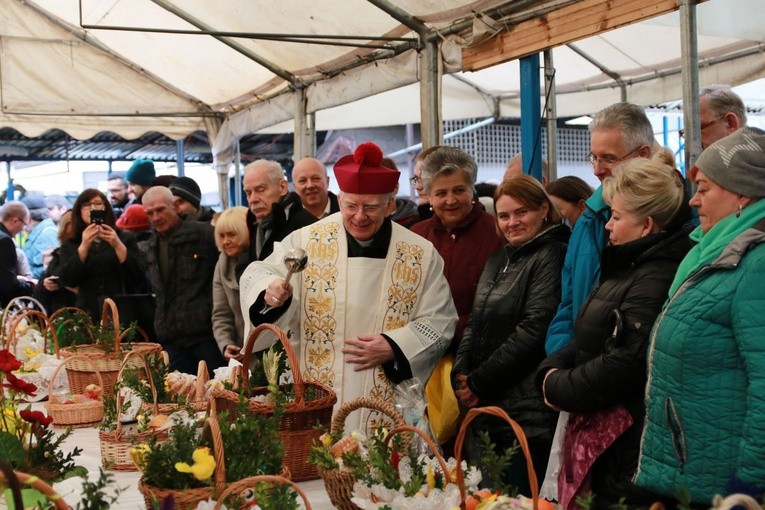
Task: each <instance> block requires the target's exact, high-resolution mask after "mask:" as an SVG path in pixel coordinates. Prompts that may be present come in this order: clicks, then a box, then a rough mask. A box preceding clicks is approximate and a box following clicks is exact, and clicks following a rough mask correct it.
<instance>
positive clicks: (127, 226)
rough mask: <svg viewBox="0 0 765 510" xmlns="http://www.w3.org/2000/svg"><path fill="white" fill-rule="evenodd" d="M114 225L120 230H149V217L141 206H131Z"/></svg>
mask: <svg viewBox="0 0 765 510" xmlns="http://www.w3.org/2000/svg"><path fill="white" fill-rule="evenodd" d="M116 225H117V228H121V229H122V230H129V231H133V230H139V231H140V230H149V217H148V216H146V211H145V210H144V209H143V206H142V205H141V204H133V205H130V206H128V208H127V209H125V210H124V211H123V212H122V215H121V216H120V217H119V218H118V219H117V223H116Z"/></svg>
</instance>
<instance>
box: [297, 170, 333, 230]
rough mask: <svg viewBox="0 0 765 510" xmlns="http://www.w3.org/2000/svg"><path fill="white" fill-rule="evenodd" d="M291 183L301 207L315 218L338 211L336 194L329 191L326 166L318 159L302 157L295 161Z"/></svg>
mask: <svg viewBox="0 0 765 510" xmlns="http://www.w3.org/2000/svg"><path fill="white" fill-rule="evenodd" d="M292 184H293V186H294V187H295V192H296V193H297V194H298V196H300V202H301V203H302V204H303V208H304V209H305V210H306V211H308V212H309V213H311V214H312V215H314V216H316V218H317V219H321V218H324V217H325V216H329V215H330V214H333V213H336V212H338V211H340V206H339V205H338V204H337V196H336V195H335V194H334V193H332V192H331V191H329V176H328V175H327V168H326V167H325V166H324V163H322V162H321V161H319V160H318V159H316V158H303V159H301V160H300V161H298V162H297V163H295V167H294V168H293V169H292Z"/></svg>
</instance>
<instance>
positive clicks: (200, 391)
mask: <svg viewBox="0 0 765 510" xmlns="http://www.w3.org/2000/svg"><path fill="white" fill-rule="evenodd" d="M209 380H210V373H209V372H208V371H207V363H205V360H203V359H200V360H199V364H198V365H197V382H196V391H195V392H194V401H196V402H200V401H202V400H204V398H205V384H207V381H209Z"/></svg>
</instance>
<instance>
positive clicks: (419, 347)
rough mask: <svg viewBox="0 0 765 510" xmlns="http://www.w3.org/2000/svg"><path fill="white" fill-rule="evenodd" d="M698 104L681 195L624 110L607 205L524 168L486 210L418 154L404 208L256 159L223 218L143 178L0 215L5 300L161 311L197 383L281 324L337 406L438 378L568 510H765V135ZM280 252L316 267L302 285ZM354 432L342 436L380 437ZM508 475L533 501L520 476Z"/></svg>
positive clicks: (391, 189) (727, 102) (443, 156)
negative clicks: (673, 509)
mask: <svg viewBox="0 0 765 510" xmlns="http://www.w3.org/2000/svg"><path fill="white" fill-rule="evenodd" d="M700 105H701V112H700V117H701V118H700V127H701V136H702V146H703V147H704V151H703V153H702V154H701V156H700V157H699V159H698V161H696V162H695V164H694V165H693V167H692V168H691V169H690V170H689V172H688V177H689V179H690V181H691V183H692V186H690V185H688V182H687V181H686V179H685V178H684V177H683V176H682V175H681V173H680V172H679V171H678V170H677V169H676V165H675V161H674V157H673V155H672V153H671V152H669V151H668V150H666V149H664V148H662V147H660V146H659V145H658V143H657V142H656V140H655V137H654V134H653V129H652V127H651V124H650V122H649V120H648V118H647V117H646V115H645V112H644V110H643V109H642V108H641V107H639V106H636V105H633V104H629V103H616V104H614V105H611V106H608V107H606V108H604V109H603V110H601V111H599V112H598V113H597V114H595V115H594V117H593V120H592V122H591V124H590V126H589V130H590V153H589V155H588V160H589V162H590V163H591V164H592V168H593V172H594V175H595V177H596V178H597V179H598V180H599V181H600V183H601V185H600V186H599V187H598V188H597V189H596V190H593V189H592V188H590V187H589V186H588V185H587V184H586V183H585V182H584V181H582V180H581V179H578V178H576V177H563V178H561V179H557V180H554V181H552V182H549V183H547V182H546V181H545V182H544V183H540V182H538V181H537V180H535V179H533V178H532V177H530V176H529V175H524V170H523V167H522V157H521V155H518V156H517V157H515V158H513V160H511V161H510V163H509V165H508V168H507V171H506V173H505V176H504V178H503V181H502V182H501V183H500V184H498V185H497V186H496V188H495V189H494V190H493V196H492V197H491V198H490V199H489V200H488V202H484V201H481V200H480V199H479V197H478V194H477V191H476V180H477V174H478V166H477V164H476V162H475V160H474V158H473V157H472V156H471V155H469V154H467V153H466V152H464V151H462V150H460V149H457V148H454V147H448V146H438V147H431V148H429V149H427V150H425V151H423V152H422V153H421V154H420V155H419V156H418V158H417V161H416V166H415V169H414V174H413V177H412V178H411V182H412V184H413V186H414V189H415V190H416V191H417V203H416V204H415V203H411V201H409V202H410V203H406V201H402V200H401V199H397V198H396V195H397V192H398V183H399V177H400V172H399V171H398V170H397V169H396V167H395V163H393V162H392V161H389V160H386V159H385V158H383V154H382V151H381V150H380V148H379V147H378V146H376V145H375V144H374V143H371V142H367V143H364V144H361V145H360V146H359V147H358V148H357V149H356V150H355V151H354V153H353V154H351V155H348V156H345V157H343V158H341V159H340V160H339V161H338V162H337V163H336V164H335V165H334V168H333V170H334V171H333V174H334V177H333V178H334V179H335V180H336V182H337V185H338V187H339V189H340V192H339V194H338V195H335V194H333V193H331V192H329V191H328V188H329V180H330V177H329V174H328V172H327V169H326V167H325V166H324V164H323V163H322V162H321V161H319V160H317V159H314V158H305V159H302V160H300V161H297V162H296V163H295V165H294V169H293V171H292V181H293V185H294V191H290V188H289V185H288V182H287V180H286V178H285V174H284V171H283V169H282V167H281V165H280V164H279V163H277V162H275V161H269V160H258V161H254V162H252V163H250V164H249V165H247V166H246V167H245V171H244V176H243V188H244V193H245V195H246V197H247V203H248V204H247V205H248V207H233V208H230V209H227V210H225V211H224V212H222V213H214V212H213V211H211V210H210V209H209V208H206V207H204V206H201V192H200V189H199V186H198V185H197V184H196V183H195V182H194V181H193V180H192V179H189V178H187V177H180V178H169V177H167V176H162V177H165V178H164V179H161V180H158V179H159V178H158V177H157V176H156V175H155V172H154V167H153V164H152V162H151V161H148V160H137V161H135V163H134V164H133V166H132V167H131V169H130V170H129V171H128V172H127V175H126V176H125V178H120V177H114V178H111V179H109V181H108V197H107V195H106V194H104V193H103V192H101V191H99V190H96V189H87V190H84V191H83V192H82V193H81V194H80V195H79V196H78V197H77V199H76V200H75V202H74V204H73V206H72V208H71V210H70V211H67V208H68V207H66V205H67V204H63V203H62V201H61V200H60V199H59V198H58V197H46V199H43V198H42V197H39V198H36V199H33V198H28V199H26V200H25V201H11V202H7V203H6V204H5V205H4V206H3V207H2V209H0V264H1V265H2V267H1V268H0V276H2V282H0V283H1V284H2V285H1V287H0V301H2V302H3V303H6V302H7V301H8V300H10V299H11V298H13V297H15V296H20V295H32V294H33V293H34V295H36V296H39V297H40V299H41V301H43V302H44V303H46V306H50V307H51V308H52V309H55V308H58V307H63V306H72V305H75V306H78V307H81V308H83V309H84V310H87V311H88V312H89V313H90V314H91V315H92V316H93V317H97V315H98V314H99V311H100V308H99V306H100V303H101V300H102V299H103V298H104V297H106V296H119V295H145V296H151V299H152V305H151V307H150V308H151V309H152V311H153V321H152V323H151V325H150V328H151V336H152V337H153V338H155V339H156V340H157V341H159V342H160V343H161V344H162V345H163V346H164V348H165V350H166V351H167V352H168V353H169V358H170V369H171V370H174V369H178V370H181V371H186V372H190V373H195V372H196V367H197V362H198V361H199V360H202V359H203V360H205V361H206V362H207V364H208V367H209V369H210V370H212V369H215V368H217V367H218V366H221V365H223V364H224V363H227V362H228V361H229V360H231V359H235V360H238V359H241V358H242V354H241V349H242V347H243V344H244V342H245V340H246V339H247V335H248V333H249V331H251V330H252V329H253V328H254V327H255V326H257V325H259V324H262V323H273V324H276V325H277V326H279V327H281V328H282V329H284V330H285V331H287V332H288V334H289V337H290V339H291V342H292V343H293V346H294V348H295V351H296V352H297V354H298V358H299V364H300V367H299V369H300V370H301V373H302V374H303V376H304V378H306V379H312V380H316V381H320V382H322V383H325V384H328V385H330V386H332V387H333V388H334V390H335V391H336V393H337V395H338V405H341V404H342V403H343V402H345V401H348V400H350V399H353V398H355V397H358V396H362V395H371V396H374V397H377V398H380V399H385V400H390V399H392V398H393V396H394V386H395V385H396V384H397V383H399V382H401V381H404V380H407V379H410V378H413V377H415V378H417V379H419V380H420V381H421V382H422V383H423V384H424V383H426V382H428V381H429V379H430V377H431V374H433V372H434V370H435V371H437V372H439V371H440V372H445V374H446V376H447V380H450V381H451V385H450V386H449V385H448V384H447V387H445V388H442V389H441V391H443V392H444V393H445V394H444V395H441V396H440V397H443V398H438V399H436V400H435V401H434V402H438V405H439V406H440V405H446V404H445V403H446V402H453V405H454V406H455V408H456V409H457V416H455V417H454V421H456V420H458V419H459V417H458V415H459V414H460V413H464V412H465V411H466V410H467V409H470V408H472V407H476V406H487V405H495V406H499V407H501V408H503V409H504V410H505V411H507V412H508V413H509V414H510V416H512V417H513V418H514V419H515V420H516V421H517V422H518V423H519V424H520V425H521V426H522V428H523V430H524V432H525V434H526V436H527V438H528V442H529V447H530V451H531V455H532V458H533V461H534V465H535V469H536V471H537V476H538V478H539V479H540V480H544V483H543V494H544V495H545V496H546V497H548V498H550V499H555V500H557V501H559V502H560V504H561V505H562V506H563V508H564V509H565V510H568V509H570V508H574V507H575V505H576V499H577V497H579V496H582V495H585V494H586V493H587V492H590V491H592V492H593V493H594V494H595V496H596V497H595V503H594V504H595V507H596V508H607V507H609V505H612V504H616V503H624V504H628V505H636V506H645V507H647V506H649V505H650V504H651V503H653V502H654V501H664V502H666V503H668V504H673V503H674V502H675V498H677V497H679V492H678V491H679V490H680V489H681V488H683V489H685V490H687V491H688V492H689V493H690V496H691V498H692V501H693V504H696V505H702V506H703V505H708V504H709V502H710V501H711V500H712V497H713V496H714V495H715V494H726V493H729V492H732V491H738V492H745V493H748V494H751V495H754V496H756V497H758V498H760V499H762V497H763V494H764V493H765V426H763V425H762V423H765V348H763V339H764V338H765V322H764V320H763V318H762V317H763V314H762V313H760V311H761V309H760V307H761V306H762V304H763V302H765V291H763V286H762V284H761V280H759V278H758V277H757V274H762V273H764V272H765V260H763V258H765V247H764V246H765V203H764V202H763V201H761V200H760V198H762V197H765V133H763V132H762V131H759V130H757V129H754V128H749V127H747V126H746V115H745V108H744V106H743V103H742V102H741V100H740V98H738V96H736V94H735V93H733V92H732V91H731V90H730V88H729V87H726V86H720V85H715V86H709V87H706V88H704V89H702V91H701V101H700ZM691 190H693V191H691ZM43 212H46V213H47V214H43ZM23 231H27V232H28V235H27V237H26V242H25V245H24V247H23V251H22V254H23V252H27V253H26V255H25V257H21V256H20V254H19V252H18V251H17V247H16V244H15V243H14V238H16V237H17V236H18V235H19V234H21V233H22V232H23ZM294 250H302V251H303V252H305V253H306V256H307V259H306V264H305V267H301V268H300V269H301V272H299V273H298V274H297V275H296V276H295V277H294V278H293V279H291V280H290V279H288V278H287V273H288V269H287V268H286V267H285V264H284V258H285V255H286V254H287V253H288V252H290V253H293V251H294ZM24 258H26V259H27V260H28V261H29V270H28V274H27V273H26V272H25V271H27V270H26V269H25V268H24V266H23V264H21V263H20V260H22V259H24ZM35 283H36V286H35ZM274 341H275V337H274V336H273V335H270V334H264V335H262V336H261V337H259V338H258V342H257V343H256V345H255V349H256V350H262V349H265V348H267V347H268V346H269V345H271V344H272V343H274ZM429 411H432V412H437V411H441V410H440V409H429ZM353 416H354V417H352V418H351V420H353V421H354V423H353V427H352V428H364V427H367V426H370V425H371V424H374V423H377V421H376V420H377V417H376V415H375V414H374V413H371V412H368V411H364V410H359V411H356V412H355V413H354V415H353ZM346 423H347V424H348V423H349V421H346ZM452 432H453V427H452ZM481 432H487V433H488V435H489V437H490V440H491V444H492V445H493V447H494V448H495V449H496V450H497V451H498V452H501V451H503V450H504V449H505V448H507V447H509V446H511V445H512V444H513V442H514V441H515V440H516V437H515V434H514V432H513V431H512V429H511V428H509V427H508V426H506V425H505V424H504V423H502V422H500V421H499V420H496V419H494V418H488V417H487V418H484V419H478V420H475V421H474V422H473V423H472V424H471V430H470V433H469V434H468V436H467V440H466V441H467V443H466V455H467V457H468V460H469V461H470V462H472V463H475V464H478V465H479V466H480V465H481V462H482V459H483V457H484V456H485V454H484V452H482V451H481V443H482V441H481V440H479V436H480V433H481ZM439 439H441V440H442V442H443V443H444V446H445V447H446V448H448V446H449V445H448V437H446V438H443V437H441V438H439ZM504 478H505V481H506V482H507V483H508V484H510V485H513V486H515V487H517V488H519V489H520V491H521V492H522V493H526V494H528V493H529V492H530V487H529V481H528V479H527V477H526V473H525V466H524V464H523V463H522V462H515V463H513V464H511V465H510V467H509V468H508V469H507V470H506V472H505V473H504Z"/></svg>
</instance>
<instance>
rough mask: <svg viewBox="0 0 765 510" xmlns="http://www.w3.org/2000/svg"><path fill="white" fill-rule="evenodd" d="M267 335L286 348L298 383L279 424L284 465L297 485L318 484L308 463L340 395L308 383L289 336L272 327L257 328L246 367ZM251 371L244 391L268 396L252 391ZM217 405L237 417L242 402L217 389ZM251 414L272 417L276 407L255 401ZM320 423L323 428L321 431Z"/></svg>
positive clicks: (248, 346)
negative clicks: (312, 394) (310, 393)
mask: <svg viewBox="0 0 765 510" xmlns="http://www.w3.org/2000/svg"><path fill="white" fill-rule="evenodd" d="M265 331H272V332H273V333H274V334H275V335H276V336H277V337H278V339H279V341H280V342H281V343H282V345H283V346H284V352H285V353H287V360H288V361H289V365H290V367H291V368H292V376H293V379H294V381H295V400H294V401H293V402H289V403H288V404H286V406H285V408H284V412H283V414H282V419H281V423H280V424H279V435H280V436H281V438H282V441H283V442H284V462H285V465H286V467H287V468H288V469H289V470H290V472H291V473H292V479H293V480H296V481H303V480H314V479H316V478H318V477H319V473H318V471H317V470H316V466H314V465H312V464H309V463H308V462H307V459H308V454H309V453H310V450H311V445H312V444H313V442H314V440H318V439H319V437H320V436H321V434H322V428H323V429H324V430H326V429H327V428H329V426H330V422H331V421H332V407H333V406H334V405H335V402H337V395H335V392H334V391H332V388H330V387H328V386H325V385H323V384H321V383H317V382H304V381H303V376H302V374H301V373H300V364H299V363H298V360H297V356H296V355H295V351H294V349H293V348H292V344H291V343H290V341H289V339H288V338H287V335H285V334H284V332H283V331H282V330H281V329H279V328H277V327H276V326H273V325H271V324H261V325H260V326H258V327H257V328H255V329H254V330H253V331H252V332H251V333H250V336H249V338H248V339H247V343H246V344H245V346H244V359H243V360H242V364H243V366H244V367H249V366H250V358H251V357H252V348H253V345H255V341H256V340H257V338H258V335H260V334H261V333H263V332H265ZM246 373H247V370H243V375H242V376H241V377H240V379H241V383H240V387H241V391H243V392H244V395H245V396H247V397H253V396H256V395H266V394H267V393H268V390H267V389H266V388H253V389H252V390H250V386H249V385H250V381H249V378H248V377H247V376H246V375H245V374H246ZM307 387H311V388H312V389H313V390H314V391H315V395H316V398H315V399H313V400H311V401H306V400H305V393H306V388H307ZM213 397H214V398H215V404H216V406H217V407H218V409H219V410H221V411H223V410H226V411H229V412H230V413H236V406H237V403H238V402H239V394H238V393H237V392H235V391H231V390H223V389H216V390H214V391H213ZM248 407H249V410H250V412H252V413H255V414H263V415H272V414H273V412H274V405H273V404H272V403H269V402H259V401H256V400H253V399H252V398H250V399H249V401H248ZM317 423H318V424H319V426H318V427H317Z"/></svg>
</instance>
